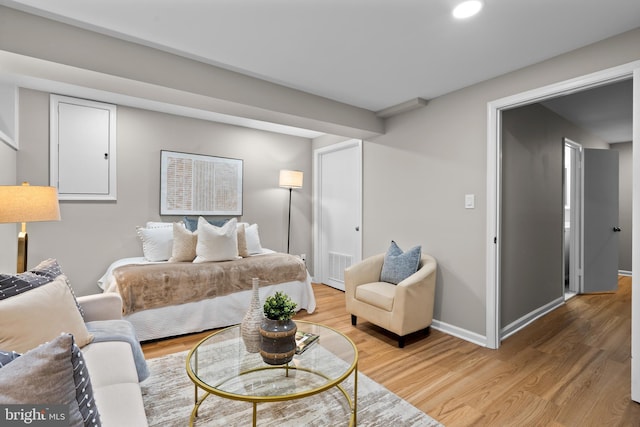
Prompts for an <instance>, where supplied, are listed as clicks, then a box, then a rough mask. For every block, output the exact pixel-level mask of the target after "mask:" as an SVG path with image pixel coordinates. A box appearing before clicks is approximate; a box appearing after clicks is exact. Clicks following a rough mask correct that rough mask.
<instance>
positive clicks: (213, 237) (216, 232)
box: [193, 217, 238, 263]
mask: <svg viewBox="0 0 640 427" xmlns="http://www.w3.org/2000/svg"><path fill="white" fill-rule="evenodd" d="M234 259H238V233H237V220H236V219H235V218H231V219H230V220H229V221H227V223H226V224H225V225H223V226H222V227H216V226H215V225H211V224H209V223H208V222H207V221H206V220H205V219H204V218H203V217H200V219H198V243H197V244H196V259H195V260H193V262H195V263H200V262H209V261H230V260H234Z"/></svg>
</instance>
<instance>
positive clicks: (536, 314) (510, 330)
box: [500, 296, 564, 340]
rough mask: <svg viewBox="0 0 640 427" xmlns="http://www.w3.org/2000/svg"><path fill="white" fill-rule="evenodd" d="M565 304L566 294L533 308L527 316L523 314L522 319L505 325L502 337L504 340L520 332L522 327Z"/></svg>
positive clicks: (501, 333) (501, 331) (501, 332)
mask: <svg viewBox="0 0 640 427" xmlns="http://www.w3.org/2000/svg"><path fill="white" fill-rule="evenodd" d="M563 304H564V296H562V297H560V298H557V299H555V300H553V301H551V302H549V303H547V304H545V305H543V306H542V307H540V308H538V309H536V310H533V311H532V312H531V313H529V314H526V315H525V316H522V317H521V318H520V319H518V320H516V321H515V322H512V323H510V324H509V325H507V326H505V327H504V328H502V329H501V330H500V339H501V340H504V339H506V338H508V337H510V336H511V335H513V334H515V333H516V332H518V331H519V330H520V329H522V328H524V327H525V326H527V325H529V324H530V323H532V322H533V321H535V320H537V319H539V318H541V317H542V316H544V315H545V314H547V313H549V312H551V311H553V310H555V309H556V308H558V307H560V306H561V305H563Z"/></svg>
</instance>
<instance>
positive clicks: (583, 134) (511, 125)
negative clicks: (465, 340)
mask: <svg viewBox="0 0 640 427" xmlns="http://www.w3.org/2000/svg"><path fill="white" fill-rule="evenodd" d="M565 137H566V138H569V139H571V140H573V141H575V142H578V143H580V144H582V146H583V147H584V148H608V145H607V144H606V143H605V142H604V141H602V140H600V139H599V138H598V137H596V136H594V135H592V134H590V133H589V132H587V131H585V130H582V129H580V128H578V127H576V126H575V125H574V124H572V123H570V122H568V121H567V120H565V119H564V118H562V117H560V116H558V115H557V114H555V113H553V112H552V111H550V110H548V109H547V108H545V107H544V106H542V105H540V104H533V105H529V106H526V107H520V108H516V109H513V110H509V111H505V112H504V113H503V115H502V211H501V216H502V229H501V237H502V242H501V243H502V246H501V251H502V254H501V263H500V266H501V270H500V279H501V282H500V284H501V287H500V298H501V301H500V302H501V304H500V323H501V325H500V326H501V328H504V327H506V326H508V325H509V324H511V323H512V322H515V321H517V320H519V319H521V318H522V317H524V316H526V315H528V314H529V313H531V312H533V311H534V310H536V309H538V308H540V307H543V306H544V305H545V304H547V303H549V302H551V301H554V300H556V299H557V298H561V297H562V296H563V294H564V271H563V268H562V261H563V241H564V201H563V171H564V163H563V159H564V158H563V150H564V141H563V138H565Z"/></svg>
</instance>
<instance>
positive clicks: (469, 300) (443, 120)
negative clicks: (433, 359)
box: [363, 29, 640, 336]
mask: <svg viewBox="0 0 640 427" xmlns="http://www.w3.org/2000/svg"><path fill="white" fill-rule="evenodd" d="M638 59H640V29H637V30H634V31H631V32H628V33H625V34H622V35H620V36H618V37H614V38H611V39H608V40H604V41H602V42H599V43H596V44H594V45H591V46H587V47H585V48H582V49H578V50H575V51H573V52H570V53H567V54H564V55H561V56H558V57H555V58H553V59H550V60H548V61H544V62H541V63H539V64H536V65H533V66H530V67H526V68H523V69H521V70H518V71H514V72H512V73H509V74H506V75H503V76H500V77H497V78H495V79H491V80H488V81H485V82H482V83H479V84H476V85H473V86H470V87H468V88H465V89H462V90H459V91H457V92H453V93H450V94H448V95H445V96H442V97H440V98H436V99H433V100H430V101H429V104H428V105H427V106H425V107H424V108H421V109H419V110H415V111H411V112H408V113H406V114H402V115H399V116H396V117H392V118H390V119H388V120H387V126H386V133H385V134H384V135H382V136H379V137H376V138H370V139H368V140H367V142H366V143H365V144H364V166H363V168H364V195H363V199H364V203H363V207H364V208H363V212H364V215H363V216H364V218H363V241H364V247H363V256H369V255H372V254H374V253H378V252H382V251H384V250H386V248H387V246H388V244H389V240H391V239H392V238H395V239H396V240H397V241H398V243H399V244H400V246H401V247H409V246H410V245H412V244H417V243H419V244H422V245H423V248H424V250H425V252H427V253H431V254H432V255H434V256H435V258H436V259H437V260H438V268H439V272H438V280H437V284H436V304H435V310H434V317H435V319H436V320H438V321H439V322H440V323H441V324H447V325H453V326H455V327H458V328H462V329H464V330H467V331H470V332H473V333H477V334H478V335H479V336H484V334H485V325H486V311H485V307H486V301H485V298H486V289H487V283H486V260H487V253H486V245H487V238H488V237H487V230H486V221H487V218H486V209H487V206H486V182H487V169H486V165H487V148H486V147H487V103H488V102H490V101H494V100H497V99H500V98H503V97H506V96H510V95H514V94H518V93H521V92H524V91H527V90H532V89H535V88H538V87H541V86H545V85H549V84H552V83H557V82H561V81H563V80H568V79H571V78H575V77H578V76H582V75H586V74H589V73H591V72H595V71H598V70H602V69H606V68H609V67H613V66H616V65H620V64H624V63H627V62H631V61H634V60H638ZM465 194H475V195H476V207H475V209H464V195H465Z"/></svg>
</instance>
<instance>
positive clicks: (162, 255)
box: [136, 226, 173, 262]
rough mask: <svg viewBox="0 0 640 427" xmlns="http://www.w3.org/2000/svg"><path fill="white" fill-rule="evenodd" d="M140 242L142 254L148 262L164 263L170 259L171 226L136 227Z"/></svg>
mask: <svg viewBox="0 0 640 427" xmlns="http://www.w3.org/2000/svg"><path fill="white" fill-rule="evenodd" d="M136 230H137V232H138V237H140V240H141V241H142V253H143V254H144V257H145V258H146V259H147V260H148V261H152V262H156V261H166V260H168V259H169V258H171V249H172V247H173V226H171V227H159V228H143V227H136Z"/></svg>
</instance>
